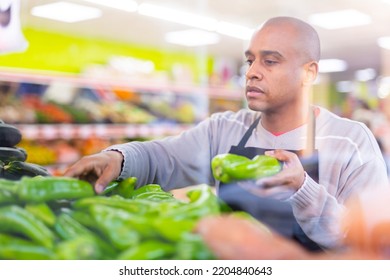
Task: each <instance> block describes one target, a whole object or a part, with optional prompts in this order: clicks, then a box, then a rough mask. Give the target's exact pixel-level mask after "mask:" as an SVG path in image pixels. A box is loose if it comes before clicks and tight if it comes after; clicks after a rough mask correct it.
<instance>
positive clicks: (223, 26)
mask: <svg viewBox="0 0 390 280" xmlns="http://www.w3.org/2000/svg"><path fill="white" fill-rule="evenodd" d="M216 31H217V32H218V33H221V34H224V35H228V36H231V37H235V38H238V39H242V40H249V39H250V38H251V37H252V34H253V32H254V30H253V29H251V28H248V27H245V26H241V25H238V24H233V23H230V22H226V21H220V22H218V25H217V29H216Z"/></svg>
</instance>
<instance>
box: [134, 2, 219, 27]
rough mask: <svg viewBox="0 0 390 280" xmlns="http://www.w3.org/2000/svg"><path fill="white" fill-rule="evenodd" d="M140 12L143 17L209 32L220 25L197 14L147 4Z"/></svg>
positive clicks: (144, 4) (214, 20)
mask: <svg viewBox="0 0 390 280" xmlns="http://www.w3.org/2000/svg"><path fill="white" fill-rule="evenodd" d="M138 12H139V13H140V14H141V15H145V16H150V17H155V18H159V19H163V20H167V21H171V22H176V23H180V24H184V25H188V26H192V27H196V28H200V29H205V30H209V31H213V30H215V28H216V26H217V23H218V22H217V20H216V19H213V18H210V17H204V16H199V15H197V14H192V13H187V12H182V11H179V10H174V9H170V8H166V7H161V6H156V5H152V4H147V3H143V4H141V5H140V6H139V8H138Z"/></svg>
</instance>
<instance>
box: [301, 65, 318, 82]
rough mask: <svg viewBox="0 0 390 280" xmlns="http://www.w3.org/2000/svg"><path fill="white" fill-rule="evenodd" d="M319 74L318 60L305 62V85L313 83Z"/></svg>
mask: <svg viewBox="0 0 390 280" xmlns="http://www.w3.org/2000/svg"><path fill="white" fill-rule="evenodd" d="M317 74H318V63H317V62H316V61H310V62H308V63H306V64H305V77H304V80H303V83H304V84H305V85H311V84H312V83H313V82H314V81H315V79H316V78H317Z"/></svg>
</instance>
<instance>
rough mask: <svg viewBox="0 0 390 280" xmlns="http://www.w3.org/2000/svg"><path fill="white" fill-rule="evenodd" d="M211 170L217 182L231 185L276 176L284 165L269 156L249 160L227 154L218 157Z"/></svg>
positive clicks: (212, 163)
mask: <svg viewBox="0 0 390 280" xmlns="http://www.w3.org/2000/svg"><path fill="white" fill-rule="evenodd" d="M211 169H212V172H213V176H214V178H215V179H216V180H219V181H221V182H222V183H230V182H233V181H240V180H251V179H259V178H262V177H268V176H272V175H275V174H276V173H278V172H280V171H281V170H282V164H281V163H280V161H279V160H277V159H276V158H274V157H271V156H267V155H257V156H255V157H254V158H253V159H249V158H247V157H245V156H241V155H236V154H230V153H227V154H220V155H216V156H215V157H214V158H213V159H212V161H211Z"/></svg>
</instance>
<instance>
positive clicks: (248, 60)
mask: <svg viewBox="0 0 390 280" xmlns="http://www.w3.org/2000/svg"><path fill="white" fill-rule="evenodd" d="M252 63H253V61H252V60H250V59H247V60H246V61H245V64H246V65H249V66H251V65H252Z"/></svg>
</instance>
